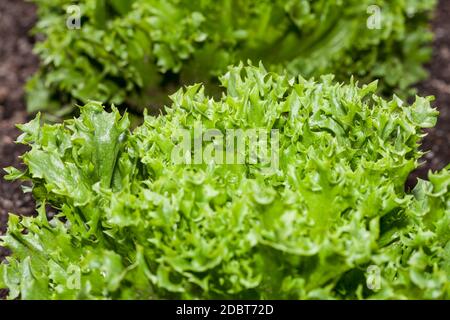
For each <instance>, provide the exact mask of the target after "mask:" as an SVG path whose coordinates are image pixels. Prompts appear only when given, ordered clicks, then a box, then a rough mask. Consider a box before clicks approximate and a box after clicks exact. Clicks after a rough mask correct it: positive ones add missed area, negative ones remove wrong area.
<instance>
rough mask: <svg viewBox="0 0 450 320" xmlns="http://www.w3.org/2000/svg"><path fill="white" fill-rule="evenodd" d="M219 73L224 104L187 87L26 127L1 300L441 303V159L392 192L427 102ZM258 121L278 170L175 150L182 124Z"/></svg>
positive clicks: (448, 241)
mask: <svg viewBox="0 0 450 320" xmlns="http://www.w3.org/2000/svg"><path fill="white" fill-rule="evenodd" d="M220 82H221V84H222V86H223V87H224V88H225V93H224V94H223V95H222V97H221V98H220V99H217V98H211V97H209V96H207V95H206V94H205V91H204V87H203V86H201V85H194V86H189V87H186V88H185V89H181V90H179V91H178V92H177V93H175V94H174V95H172V96H171V99H172V106H171V107H168V108H166V110H165V111H166V112H165V114H164V115H160V116H158V117H155V116H148V115H146V116H145V120H144V123H143V124H142V125H141V126H139V127H137V128H135V129H134V130H131V129H130V122H129V120H128V117H127V115H126V114H125V115H121V114H120V113H119V112H118V111H117V110H116V109H115V108H112V111H111V112H107V111H105V110H104V108H103V106H102V105H101V104H100V103H98V102H90V103H88V104H86V105H85V106H84V107H82V108H81V109H80V113H81V114H80V116H79V117H78V118H75V119H72V120H67V121H65V122H64V123H62V124H54V125H49V124H44V125H41V124H40V119H39V116H38V117H37V118H36V119H35V120H33V121H31V122H30V123H28V124H25V125H21V126H20V129H21V130H22V131H23V134H22V135H21V136H20V138H19V139H18V142H20V143H24V144H26V145H28V146H29V147H30V151H28V152H27V153H25V154H24V155H23V158H22V159H23V162H24V163H25V165H26V170H25V171H19V170H17V169H14V168H9V169H8V173H9V175H8V179H12V180H14V179H21V180H25V181H31V182H32V187H31V188H29V189H28V190H27V191H29V192H33V195H34V197H35V198H36V200H37V202H38V209H37V211H38V215H37V216H36V217H21V218H19V217H18V216H15V215H11V216H10V220H9V228H8V232H7V234H6V235H5V236H4V237H2V240H1V242H0V243H1V244H2V245H3V246H6V247H8V248H9V249H11V251H12V255H11V256H10V257H8V258H7V261H6V263H3V264H1V265H0V287H7V288H9V298H11V299H14V298H22V299H75V298H77V299H104V298H107V299H129V298H135V299H161V298H164V299H166V298H182V299H185V298H205V299H209V298H239V299H241V298H251V299H269V298H271V299H272V298H276V299H317V298H319V299H351V298H359V299H366V298H379V299H395V298H402V299H403V298H415V299H416V298H419V299H422V298H425V299H436V298H450V285H449V284H450V196H449V195H450V189H449V188H450V167H448V168H447V169H444V170H442V171H441V172H438V173H430V176H429V181H419V183H418V185H417V187H416V188H415V189H414V190H413V192H412V193H407V192H405V190H404V183H405V180H406V178H407V176H408V174H409V173H410V172H411V170H413V169H414V168H415V167H417V165H418V159H419V158H420V156H421V152H420V151H419V150H418V142H419V140H420V139H421V137H422V136H423V134H422V129H423V128H429V127H432V126H433V125H434V124H435V121H436V116H437V112H436V111H435V110H434V109H432V108H431V107H430V100H431V99H430V98H420V97H417V98H416V101H415V102H414V103H413V104H412V105H410V106H408V105H406V104H405V103H404V102H402V101H401V100H400V99H399V98H397V97H394V98H393V99H392V100H385V99H384V98H382V97H380V96H378V95H377V94H375V92H376V90H377V84H376V83H375V82H374V83H370V84H368V85H362V86H359V85H358V84H357V83H355V82H354V81H353V80H351V81H350V83H349V84H342V83H339V82H334V80H333V76H323V77H321V78H320V80H318V81H313V80H306V79H304V78H302V77H295V78H291V77H289V76H288V75H284V74H277V73H273V72H267V71H266V70H265V69H264V68H263V67H262V66H260V67H253V66H248V67H243V66H242V65H241V66H237V67H233V68H230V69H229V71H228V72H227V73H226V74H225V75H223V76H222V77H221V78H220ZM254 128H258V129H266V130H277V131H278V132H279V139H278V142H277V143H278V147H279V152H278V157H279V159H278V165H277V166H271V165H268V164H267V163H264V162H257V161H256V162H254V163H250V162H249V161H246V162H245V163H241V164H229V163H228V164H221V163H220V162H219V161H216V160H215V158H214V159H212V160H211V159H210V160H209V161H200V162H199V163H195V164H194V163H192V164H177V163H174V161H173V157H172V155H173V151H174V149H175V148H177V146H178V143H179V135H178V134H177V132H178V131H180V130H183V129H184V130H186V131H187V132H188V133H189V134H188V138H189V139H191V140H192V142H195V141H197V140H198V130H200V133H204V132H207V131H208V130H211V129H214V130H218V131H220V132H226V131H227V130H231V129H238V130H239V129H242V130H247V129H254ZM196 132H197V133H196ZM201 143H202V147H204V148H208V147H210V146H212V145H214V146H215V147H217V144H216V142H215V141H213V140H203V141H202V142H201ZM272 143H273V142H272V141H271V142H270V144H272ZM215 150H217V152H218V151H220V148H216V149H215ZM237 152H238V153H244V154H245V155H246V159H250V157H251V155H250V154H249V149H248V148H243V149H239V150H237ZM49 206H51V207H53V208H54V209H56V210H57V211H58V214H57V215H56V216H54V217H53V218H49V217H48V215H47V211H48V208H49Z"/></svg>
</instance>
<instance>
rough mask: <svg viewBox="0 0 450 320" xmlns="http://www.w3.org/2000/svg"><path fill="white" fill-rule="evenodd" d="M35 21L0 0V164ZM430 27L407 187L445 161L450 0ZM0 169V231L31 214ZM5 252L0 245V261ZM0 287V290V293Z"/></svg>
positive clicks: (18, 106) (7, 161) (10, 150)
mask: <svg viewBox="0 0 450 320" xmlns="http://www.w3.org/2000/svg"><path fill="white" fill-rule="evenodd" d="M35 22H36V15H35V7H34V5H33V4H30V3H29V2H25V1H23V0H1V1H0V168H4V167H8V166H15V167H18V166H20V159H19V158H18V157H19V155H21V154H23V152H24V146H20V145H16V144H15V143H14V141H15V140H16V138H17V135H18V130H17V129H16V128H15V124H16V123H24V122H26V121H28V120H29V119H28V117H27V115H26V112H25V102H24V91H23V85H24V84H25V82H26V80H27V78H28V77H29V76H30V75H32V74H33V73H34V72H35V70H36V69H37V66H38V63H39V62H38V59H37V58H36V57H35V56H34V55H33V54H32V48H33V45H34V42H35V39H34V38H33V37H32V36H30V29H31V28H32V27H33V25H34V24H35ZM433 30H434V32H435V41H434V45H433V46H434V55H433V60H432V61H431V62H430V63H429V65H428V66H427V68H428V70H429V72H430V78H429V79H428V80H426V81H424V82H423V83H421V84H419V86H418V89H419V94H420V95H434V96H435V97H436V101H435V103H434V105H435V106H436V108H438V110H439V111H440V113H441V114H440V119H439V122H438V124H437V126H436V127H435V128H433V129H430V130H428V135H427V136H426V137H425V138H424V141H423V147H422V148H423V150H427V151H430V152H428V153H427V154H426V155H425V156H424V158H423V161H424V164H423V165H422V166H421V168H419V169H418V170H416V171H415V172H414V173H413V174H412V175H411V176H410V178H409V180H408V183H407V187H408V188H411V187H412V186H414V185H415V183H416V181H417V178H418V177H421V178H426V176H427V172H428V171H429V170H430V169H432V170H438V169H441V168H443V167H444V166H445V165H446V164H448V163H450V148H449V141H450V1H448V0H441V1H440V4H439V7H438V9H437V11H436V14H435V17H434V20H433ZM3 177H4V173H3V171H2V170H1V172H0V235H1V234H2V233H3V232H5V229H6V221H7V216H8V213H10V212H14V213H16V214H20V215H31V214H33V212H34V202H33V200H32V198H31V196H30V195H29V194H25V195H24V194H23V192H22V190H21V187H20V184H19V183H10V182H6V181H5V180H4V179H3ZM6 254H7V252H6V250H5V249H2V248H1V247H0V261H1V260H2V259H3V258H4V256H5V255H6ZM4 294H5V291H1V290H0V299H1V297H2V296H4Z"/></svg>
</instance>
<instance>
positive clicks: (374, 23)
mask: <svg viewBox="0 0 450 320" xmlns="http://www.w3.org/2000/svg"><path fill="white" fill-rule="evenodd" d="M367 14H369V15H370V16H369V18H368V19H367V28H369V29H370V30H380V29H381V19H382V14H381V8H380V7H379V6H377V5H371V6H369V7H367Z"/></svg>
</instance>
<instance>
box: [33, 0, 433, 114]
mask: <svg viewBox="0 0 450 320" xmlns="http://www.w3.org/2000/svg"><path fill="white" fill-rule="evenodd" d="M32 1H33V2H35V3H36V4H37V5H38V8H39V21H38V24H37V27H36V32H38V33H40V34H42V35H43V36H44V40H43V41H41V42H39V43H38V44H37V45H36V50H35V51H36V53H37V54H38V55H39V56H40V58H41V67H40V70H39V71H38V72H37V74H36V75H35V76H34V77H33V78H32V79H31V80H30V82H29V83H28V86H27V93H28V108H29V111H36V110H47V111H52V112H53V113H55V114H57V115H63V114H66V113H68V112H70V111H72V106H73V105H74V102H82V103H86V102H87V101H88V100H89V99H93V100H98V101H104V102H108V103H115V104H121V103H126V104H127V105H129V106H132V107H134V109H139V106H140V107H141V108H142V106H148V105H149V104H157V105H158V104H161V101H164V100H165V99H163V98H162V97H161V92H163V93H164V94H163V96H164V97H165V96H166V94H165V92H167V91H170V90H172V89H171V88H176V87H177V86H178V83H182V84H193V83H196V82H204V83H208V82H214V80H215V79H216V76H218V75H220V74H222V73H223V72H226V68H227V66H228V65H230V64H233V63H237V62H239V61H247V60H248V59H250V60H253V61H263V62H264V64H265V65H266V66H268V67H270V69H271V70H277V71H281V69H282V68H283V69H287V70H288V71H289V73H290V74H291V75H295V76H296V75H298V74H301V75H302V76H304V77H307V78H309V77H312V76H316V77H317V76H320V75H322V74H325V73H333V74H335V75H336V77H337V80H339V81H344V80H348V79H349V78H350V75H355V77H357V79H358V80H360V81H363V82H364V83H370V82H371V81H373V80H375V79H381V82H380V91H381V92H384V93H387V94H389V95H391V93H392V92H393V91H394V90H395V91H396V92H397V94H400V95H406V94H407V92H408V88H409V87H410V86H411V85H412V84H414V83H416V82H417V81H419V80H421V79H423V78H424V77H425V75H426V73H425V71H424V70H423V68H422V64H423V63H424V62H425V61H427V59H428V57H429V56H430V48H429V47H428V43H429V41H430V39H431V33H430V32H429V31H428V30H427V21H428V15H429V12H430V11H431V10H432V9H433V8H434V5H435V2H436V1H435V0H425V1H416V0H377V1H373V0H347V1H341V0H318V1H312V0H288V1H286V0H262V1H261V0H214V1H212V0H164V1H161V0H142V1H134V0H120V1H117V0H110V1H106V0H87V1H82V2H81V1H80V2H74V1H73V0H52V1H48V0H32ZM74 4H78V6H79V10H80V12H79V16H78V12H77V11H70V13H71V14H68V13H66V10H67V8H68V7H69V6H71V5H74ZM77 17H78V18H79V19H80V26H81V27H80V29H73V30H71V29H68V28H67V26H66V25H67V22H68V21H69V22H70V21H72V19H77ZM209 88H210V90H211V91H214V88H216V86H214V85H211V86H209ZM212 93H214V92H212ZM61 105H63V107H61Z"/></svg>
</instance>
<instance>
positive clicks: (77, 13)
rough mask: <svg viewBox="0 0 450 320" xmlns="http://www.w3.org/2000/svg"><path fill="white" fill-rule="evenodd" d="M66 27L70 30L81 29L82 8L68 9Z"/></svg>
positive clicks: (75, 6) (74, 6)
mask: <svg viewBox="0 0 450 320" xmlns="http://www.w3.org/2000/svg"><path fill="white" fill-rule="evenodd" d="M66 12H67V19H66V26H67V28H68V29H70V30H74V29H81V9H80V6H77V5H71V6H68V7H67V10H66Z"/></svg>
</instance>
